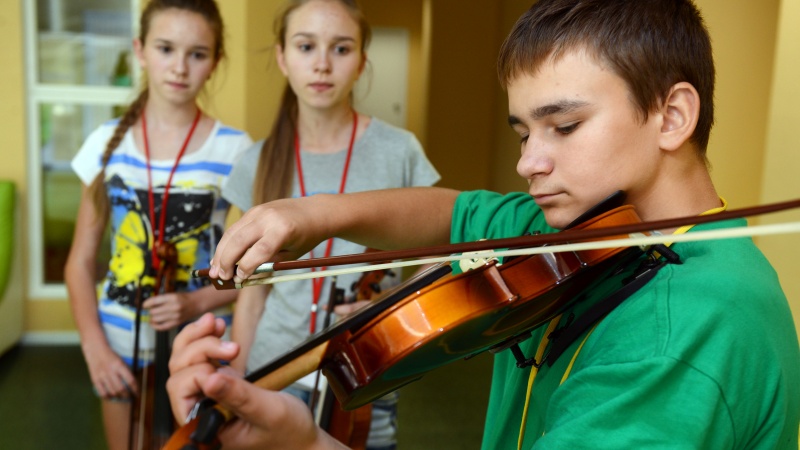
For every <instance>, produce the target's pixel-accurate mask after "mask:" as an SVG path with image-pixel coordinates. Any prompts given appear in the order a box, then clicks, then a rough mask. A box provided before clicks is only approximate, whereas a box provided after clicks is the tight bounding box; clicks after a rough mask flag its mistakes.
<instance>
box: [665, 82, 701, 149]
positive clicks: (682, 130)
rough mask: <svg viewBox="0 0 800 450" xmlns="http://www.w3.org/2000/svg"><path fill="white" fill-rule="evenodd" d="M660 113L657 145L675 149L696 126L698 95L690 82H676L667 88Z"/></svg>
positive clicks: (690, 135) (686, 139)
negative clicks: (660, 120) (660, 119)
mask: <svg viewBox="0 0 800 450" xmlns="http://www.w3.org/2000/svg"><path fill="white" fill-rule="evenodd" d="M661 114H662V122H661V134H660V139H659V141H660V142H659V147H661V148H662V149H664V150H677V149H678V148H680V147H681V146H682V145H683V144H684V143H685V142H686V141H688V140H689V139H690V138H691V137H692V134H693V133H694V130H695V127H696V126H697V119H698V116H699V115H700V95H699V94H698V93H697V90H696V89H695V88H694V86H692V85H691V84H690V83H687V82H683V81H682V82H680V83H677V84H675V85H674V86H672V88H671V89H670V90H669V93H668V94H667V98H666V99H665V101H664V103H663V106H662V109H661Z"/></svg>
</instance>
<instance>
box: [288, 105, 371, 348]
mask: <svg viewBox="0 0 800 450" xmlns="http://www.w3.org/2000/svg"><path fill="white" fill-rule="evenodd" d="M357 130H358V113H356V111H355V110H353V131H352V132H351V133H350V145H348V147H347V159H345V162H344V170H343V171H342V181H341V183H340V184H339V193H340V194H341V193H343V192H344V186H345V184H346V183H347V173H348V172H349V171H350V158H351V157H352V156H353V143H354V142H355V140H356V131H357ZM294 160H295V166H297V179H298V180H299V183H300V196H301V197H305V196H306V185H305V182H304V181H303V163H302V162H301V160H300V136H299V135H298V133H297V129H295V132H294ZM332 248H333V238H331V239H328V242H327V244H326V246H325V257H326V258H327V257H329V256H330V255H331V249H332ZM310 257H311V258H312V259H313V258H314V250H313V249H312V250H311V254H310ZM316 270H317V268H312V269H311V271H312V272H314V271H316ZM319 270H325V268H324V267H322V268H320V269H319ZM311 281H312V286H313V297H312V299H311V323H310V325H309V330H310V332H311V334H314V331H316V328H317V305H318V304H319V298H320V296H321V295H322V284H323V283H324V280H323V279H322V278H315V279H313V280H311Z"/></svg>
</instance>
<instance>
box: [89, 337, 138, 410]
mask: <svg viewBox="0 0 800 450" xmlns="http://www.w3.org/2000/svg"><path fill="white" fill-rule="evenodd" d="M82 350H83V356H84V358H85V359H86V365H87V367H88V369H89V376H90V377H91V379H92V385H93V386H94V388H95V390H96V391H97V394H98V395H99V396H100V397H101V398H104V399H112V398H120V399H121V398H130V397H131V396H132V395H133V394H136V393H137V392H138V389H137V387H136V378H134V376H133V373H132V372H131V371H130V369H129V368H128V366H127V365H126V364H125V361H123V360H122V358H120V357H119V356H118V355H117V354H116V353H114V351H113V350H112V349H111V348H110V347H109V346H108V345H107V344H105V343H102V345H100V344H98V345H95V346H83V347H82Z"/></svg>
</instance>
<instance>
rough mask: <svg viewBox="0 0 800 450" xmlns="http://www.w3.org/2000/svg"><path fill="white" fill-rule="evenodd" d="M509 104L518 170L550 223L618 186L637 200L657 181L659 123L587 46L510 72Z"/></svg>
mask: <svg viewBox="0 0 800 450" xmlns="http://www.w3.org/2000/svg"><path fill="white" fill-rule="evenodd" d="M508 104H509V124H510V125H511V127H512V128H513V129H514V131H516V132H517V133H519V135H520V136H521V138H522V139H521V144H520V145H521V152H522V155H521V157H520V159H519V163H517V172H518V173H519V174H520V175H521V176H522V177H523V178H525V179H526V180H528V183H529V186H530V187H529V189H528V192H529V193H530V194H531V195H532V196H533V198H534V199H535V200H536V203H537V204H538V205H539V206H540V207H541V208H542V210H543V211H544V213H545V217H546V219H547V222H548V224H550V225H551V226H553V227H555V228H559V229H561V228H564V227H565V226H566V225H568V224H569V223H570V222H572V221H573V220H574V219H575V218H577V217H578V216H579V215H580V214H582V213H583V212H585V211H586V210H588V209H589V208H590V207H592V206H594V205H595V204H597V203H598V202H600V201H601V200H602V199H604V198H605V197H607V196H608V195H610V194H612V193H613V192H614V191H616V190H620V189H621V190H623V191H625V192H626V193H627V194H628V199H629V200H631V201H632V202H635V199H641V198H646V197H647V192H648V190H651V189H654V188H655V187H656V183H655V180H656V176H655V175H656V173H657V170H658V165H659V164H658V163H659V158H661V157H662V155H661V152H659V147H658V140H657V139H658V132H659V129H660V127H661V126H660V121H659V120H657V119H656V117H657V116H653V115H651V116H650V118H649V119H648V121H647V122H646V123H644V124H642V121H641V118H640V116H639V115H637V110H636V109H635V106H634V104H633V103H632V101H631V99H630V95H629V93H628V88H627V85H626V84H625V82H624V81H623V80H622V78H620V77H619V76H617V75H616V74H615V73H613V72H612V71H610V70H609V69H607V68H606V67H605V66H604V65H602V64H600V63H598V60H596V59H595V58H593V57H592V56H590V55H588V54H587V53H586V52H583V51H572V52H569V53H566V54H564V56H562V57H561V58H560V59H558V60H557V61H555V62H554V61H552V60H550V61H548V62H546V63H544V64H543V65H542V66H541V67H540V68H539V70H537V71H536V72H535V73H531V74H520V75H519V76H517V77H515V78H514V79H512V80H511V82H510V83H509V84H508Z"/></svg>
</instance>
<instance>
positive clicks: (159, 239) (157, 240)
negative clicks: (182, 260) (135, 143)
mask: <svg viewBox="0 0 800 450" xmlns="http://www.w3.org/2000/svg"><path fill="white" fill-rule="evenodd" d="M201 115H202V113H201V111H200V108H197V114H195V116H194V122H192V127H191V128H190V129H189V134H188V135H187V136H186V140H185V141H184V142H183V146H182V147H181V150H180V152H178V156H177V157H176V158H175V164H174V165H173V166H172V170H170V172H169V178H168V179H167V184H166V185H165V186H164V195H163V196H162V198H161V215H160V217H159V223H158V230H157V231H158V234H156V229H155V227H156V213H155V202H154V201H153V197H154V195H153V177H152V175H151V171H152V170H151V167H150V143H149V142H148V139H147V118H146V117H145V114H144V113H142V135H143V136H144V155H145V158H146V160H147V198H148V200H149V202H150V225H151V226H152V227H153V250H152V252H151V254H152V257H153V269H155V270H156V271H157V270H158V268H159V267H160V265H161V260H160V259H159V257H158V251H157V249H158V246H159V245H161V244H162V243H163V242H164V223H165V219H166V217H167V200H168V199H169V187H170V186H171V185H172V176H173V175H174V174H175V170H177V168H178V164H180V161H181V158H182V157H183V154H184V153H185V152H186V147H188V146H189V141H190V140H191V139H192V135H193V134H194V130H195V128H197V123H198V122H199V121H200V116H201Z"/></svg>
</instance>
